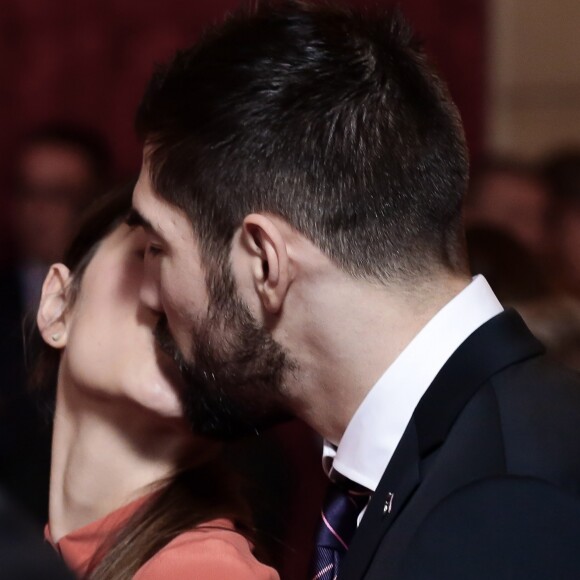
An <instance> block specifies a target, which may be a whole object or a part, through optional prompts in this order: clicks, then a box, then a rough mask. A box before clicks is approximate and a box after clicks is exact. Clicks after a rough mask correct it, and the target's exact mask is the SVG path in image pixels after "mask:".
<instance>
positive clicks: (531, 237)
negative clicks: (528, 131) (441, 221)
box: [465, 171, 549, 256]
mask: <svg viewBox="0 0 580 580" xmlns="http://www.w3.org/2000/svg"><path fill="white" fill-rule="evenodd" d="M473 198H474V199H473V200H472V201H471V202H469V201H468V203H467V205H466V214H465V215H466V221H467V225H468V226H471V225H478V226H479V225H488V226H493V227H496V228H498V229H500V230H502V231H505V232H507V233H509V234H511V235H512V236H513V237H514V238H515V239H516V240H517V241H518V242H520V243H521V244H523V245H524V246H525V247H526V249H527V250H528V251H529V252H530V253H531V254H533V255H534V256H541V255H542V254H544V252H545V244H546V216H547V214H548V209H549V197H548V193H547V191H546V190H545V188H544V187H543V186H542V183H541V182H540V181H539V180H538V179H535V178H534V177H533V176H527V175H524V174H519V173H516V172H510V171H491V172H490V173H488V174H486V175H484V176H482V177H481V178H480V180H479V183H478V184H477V185H476V188H475V190H474V192H473Z"/></svg>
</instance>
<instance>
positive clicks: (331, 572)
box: [312, 484, 369, 580]
mask: <svg viewBox="0 0 580 580" xmlns="http://www.w3.org/2000/svg"><path fill="white" fill-rule="evenodd" d="M368 499H369V494H368V492H362V491H361V492H359V491H352V490H346V489H345V488H342V487H339V486H338V485H336V484H331V485H330V486H329V488H328V491H327V492H326V498H325V500H324V505H323V507H322V512H321V521H320V524H319V528H318V533H317V535H316V547H315V552H314V560H313V567H312V571H313V573H312V578H313V579H315V580H326V579H327V578H328V579H333V578H336V576H337V574H338V566H339V564H340V560H341V558H342V557H343V556H344V554H345V553H346V552H347V550H348V547H349V545H350V542H351V540H352V538H353V536H354V533H355V532H356V528H357V519H358V516H359V514H360V512H361V510H362V509H363V508H364V506H365V505H366V503H367V501H368Z"/></svg>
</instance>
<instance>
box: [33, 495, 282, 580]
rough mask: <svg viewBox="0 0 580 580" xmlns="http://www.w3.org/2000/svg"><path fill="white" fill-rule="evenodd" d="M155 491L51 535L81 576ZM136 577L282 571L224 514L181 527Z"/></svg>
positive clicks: (207, 578)
mask: <svg viewBox="0 0 580 580" xmlns="http://www.w3.org/2000/svg"><path fill="white" fill-rule="evenodd" d="M149 497H151V496H146V497H143V498H139V499H137V500H135V501H133V502H131V503H129V504H127V505H125V506H123V507H121V508H119V509H118V510H115V511H114V512H111V513H110V514H108V515H106V516H105V517H104V518H101V519H100V520H97V521H95V522H92V523H90V524H88V525H86V526H83V527H82V528H79V529H78V530H75V531H74V532H71V533H70V534H68V535H66V536H64V537H63V538H61V539H60V540H59V541H58V542H57V543H56V544H55V543H54V542H53V541H52V537H51V535H50V529H49V526H48V524H47V526H46V528H45V532H44V533H45V537H46V539H47V540H48V541H49V542H50V543H51V544H52V545H53V546H54V548H55V549H56V550H57V551H58V552H59V553H60V555H61V556H62V558H63V560H64V561H65V562H66V564H67V565H68V566H69V568H71V570H72V571H73V572H74V573H75V574H76V575H77V576H78V577H82V576H83V575H84V574H85V573H86V571H87V568H88V566H89V563H90V561H91V558H92V557H93V555H94V554H95V552H96V551H97V549H98V548H99V546H100V545H101V543H102V541H103V540H104V539H105V538H106V537H107V536H108V535H109V534H112V533H115V532H116V531H117V530H118V529H119V528H120V527H121V526H122V525H123V524H124V523H125V522H127V520H128V519H129V518H130V517H131V516H132V515H133V514H134V513H135V512H136V511H137V510H138V509H139V508H140V507H141V506H142V505H143V504H144V503H145V502H146V501H147V500H148V499H149ZM133 578H134V580H160V579H165V578H196V580H224V579H227V578H231V579H234V578H235V579H236V580H279V576H278V573H277V572H276V571H275V570H274V569H273V568H270V567H268V566H265V565H264V564H261V563H260V562H258V560H256V558H255V557H254V555H253V554H252V552H251V545H250V543H249V542H248V540H247V539H246V538H245V537H244V536H242V535H241V534H239V533H238V532H236V531H235V529H234V525H233V523H232V522H231V521H230V520H228V519H225V518H221V519H215V520H210V521H208V522H204V523H203V524H200V525H199V526H197V527H196V528H193V529H192V530H189V531H187V532H183V533H182V534H180V535H179V536H177V537H176V538H174V539H173V540H172V541H171V542H169V543H168V544H167V545H166V546H164V547H163V548H161V550H159V552H157V553H156V554H155V555H154V556H153V557H152V558H151V559H150V560H148V561H147V562H145V564H144V565H143V566H142V567H141V568H140V569H139V570H138V571H137V573H136V574H135V576H133Z"/></svg>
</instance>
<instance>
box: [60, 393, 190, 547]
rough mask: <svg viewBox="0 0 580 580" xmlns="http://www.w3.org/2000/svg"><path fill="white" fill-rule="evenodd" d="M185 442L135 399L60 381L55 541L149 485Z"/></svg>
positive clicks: (178, 456)
mask: <svg viewBox="0 0 580 580" xmlns="http://www.w3.org/2000/svg"><path fill="white" fill-rule="evenodd" d="M157 422H159V420H158V419H157ZM190 448H191V441H190V440H189V439H187V438H185V437H184V435H183V434H182V433H179V432H177V431H176V430H171V429H168V428H167V427H163V425H161V424H156V418H155V417H152V416H151V414H150V413H148V412H146V411H145V410H143V409H141V408H140V407H138V406H137V405H135V404H134V403H131V402H129V401H125V400H121V401H119V400H118V398H117V399H113V398H111V399H108V400H107V399H96V398H94V397H91V396H88V395H87V394H86V393H83V392H82V391H81V390H79V389H76V388H75V387H72V386H70V385H67V386H66V387H65V385H63V384H60V383H59V388H58V396H57V404H56V410H55V419H54V434H53V442H52V461H51V476H50V502H49V513H50V518H49V519H50V530H51V535H52V537H53V539H54V541H58V540H59V539H60V538H62V537H63V536H65V535H67V534H68V533H70V532H72V531H74V530H75V529H78V528H80V527H82V526H84V525H87V524H88V523H90V522H92V521H95V520H98V519H100V518H102V517H104V516H105V515H107V514H108V513H110V512H111V511H114V510H115V509H117V508H119V507H122V506H123V505H125V504H126V503H128V502H130V501H132V500H133V499H136V498H138V497H140V496H142V495H143V494H145V493H147V492H148V491H150V490H153V489H154V488H155V484H159V483H160V482H162V481H163V480H165V479H166V478H168V477H169V476H171V474H172V473H173V472H174V471H175V469H176V468H177V467H178V466H179V464H180V463H181V462H182V458H183V456H184V454H185V453H186V451H187V450H188V449H190Z"/></svg>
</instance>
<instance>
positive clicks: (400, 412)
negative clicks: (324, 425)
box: [323, 276, 503, 491]
mask: <svg viewBox="0 0 580 580" xmlns="http://www.w3.org/2000/svg"><path fill="white" fill-rule="evenodd" d="M502 310H503V308H502V306H501V304H500V303H499V301H498V300H497V298H496V297H495V295H494V293H493V291H492V290H491V288H490V287H489V284H488V283H487V281H486V280H485V278H484V277H483V276H476V277H475V278H474V279H473V281H472V282H471V283H470V284H469V285H468V286H467V287H466V288H465V289H464V290H462V291H461V292H460V293H459V294H458V295H457V296H455V298H453V299H452V300H451V301H450V302H449V303H447V304H446V305H445V306H444V307H443V308H442V309H441V310H440V311H439V312H438V313H437V314H436V315H435V316H434V317H433V318H432V319H431V320H430V321H429V322H428V323H427V324H426V325H425V326H424V327H423V328H422V329H421V330H420V331H419V333H418V334H417V335H416V336H415V338H413V340H412V341H411V342H410V343H409V344H408V346H407V347H406V348H405V349H404V350H403V352H402V353H401V354H400V355H399V356H398V357H397V358H396V359H395V361H394V362H393V363H392V364H391V366H390V367H389V368H388V369H387V370H386V372H385V373H384V374H383V376H382V377H381V378H380V379H379V380H378V382H377V383H376V384H375V385H374V386H373V388H372V389H371V390H370V391H369V393H368V394H367V396H366V397H365V399H364V400H363V402H362V404H361V405H360V407H359V408H358V409H357V411H356V412H355V414H354V415H353V417H352V419H351V421H350V423H349V424H348V426H347V428H346V431H345V432H344V435H343V437H342V439H341V441H340V444H339V445H338V448H335V446H334V445H332V444H331V443H329V442H327V441H325V442H324V450H323V467H324V469H325V471H326V472H327V473H329V472H330V469H333V470H336V471H338V472H339V473H340V474H342V475H344V476H345V477H347V478H348V479H350V480H351V481H354V482H355V483H358V484H359V485H362V486H363V487H366V488H367V489H369V490H371V491H375V490H376V488H377V486H378V484H379V481H380V479H381V477H382V475H383V473H384V471H385V469H386V468H387V465H388V464H389V461H390V460H391V458H392V456H393V453H394V452H395V449H396V448H397V445H398V444H399V441H400V440H401V437H402V436H403V433H404V431H405V429H406V427H407V424H408V423H409V420H410V419H411V416H412V415H413V412H414V410H415V408H416V406H417V405H418V403H419V401H420V399H421V397H422V396H423V395H424V394H425V391H426V390H427V389H428V387H429V385H430V384H431V383H432V382H433V379H434V378H435V376H436V375H437V373H438V372H439V371H440V370H441V368H442V367H443V365H444V364H445V363H446V361H447V360H448V359H449V358H450V357H451V355H452V354H453V352H454V351H455V350H456V349H457V348H458V347H459V345H460V344H461V343H462V342H464V341H465V339H466V338H467V337H468V336H469V335H470V334H471V333H472V332H473V331H475V330H476V329H477V328H479V327H480V326H481V325H482V324H484V323H485V322H487V321H488V320H489V319H490V318H493V317H494V316H495V315H496V314H499V313H500V312H502Z"/></svg>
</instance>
